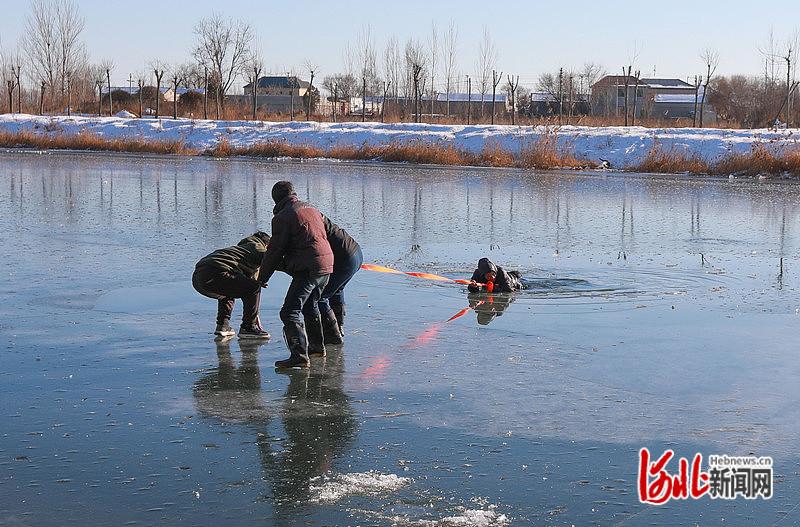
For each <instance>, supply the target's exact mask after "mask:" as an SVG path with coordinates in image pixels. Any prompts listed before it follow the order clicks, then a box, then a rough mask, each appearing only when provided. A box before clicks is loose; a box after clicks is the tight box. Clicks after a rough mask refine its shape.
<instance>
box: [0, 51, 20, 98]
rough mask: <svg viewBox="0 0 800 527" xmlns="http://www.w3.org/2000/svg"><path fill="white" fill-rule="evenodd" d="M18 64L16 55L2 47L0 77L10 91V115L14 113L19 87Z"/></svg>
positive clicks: (8, 94) (0, 52)
mask: <svg viewBox="0 0 800 527" xmlns="http://www.w3.org/2000/svg"><path fill="white" fill-rule="evenodd" d="M16 63H17V61H16V58H15V56H14V54H13V53H11V52H7V51H4V50H3V48H2V47H0V76H1V77H2V79H3V81H5V85H6V89H7V90H8V93H7V96H8V113H14V90H15V89H16V87H17V76H16Z"/></svg>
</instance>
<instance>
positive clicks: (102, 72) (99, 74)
mask: <svg viewBox="0 0 800 527" xmlns="http://www.w3.org/2000/svg"><path fill="white" fill-rule="evenodd" d="M89 76H90V77H91V81H92V88H93V89H94V90H97V116H98V117H100V116H101V115H103V85H104V84H105V76H106V64H104V63H100V64H95V65H93V66H91V67H90V68H89Z"/></svg>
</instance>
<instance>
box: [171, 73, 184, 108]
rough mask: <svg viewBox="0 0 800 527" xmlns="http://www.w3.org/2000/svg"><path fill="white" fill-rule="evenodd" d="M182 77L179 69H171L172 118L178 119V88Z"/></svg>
mask: <svg viewBox="0 0 800 527" xmlns="http://www.w3.org/2000/svg"><path fill="white" fill-rule="evenodd" d="M181 80H182V77H181V69H180V67H175V68H173V69H172V118H173V119H177V118H178V88H179V87H180V83H181Z"/></svg>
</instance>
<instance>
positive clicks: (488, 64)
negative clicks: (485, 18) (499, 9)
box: [477, 26, 497, 118]
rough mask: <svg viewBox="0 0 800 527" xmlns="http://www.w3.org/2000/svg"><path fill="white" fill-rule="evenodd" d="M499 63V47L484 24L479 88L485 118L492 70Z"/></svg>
mask: <svg viewBox="0 0 800 527" xmlns="http://www.w3.org/2000/svg"><path fill="white" fill-rule="evenodd" d="M496 64H497V48H496V47H495V45H494V41H493V40H492V35H491V33H489V28H488V27H486V26H484V28H483V38H482V39H481V42H480V46H479V48H478V64H477V67H478V89H479V92H480V94H481V118H483V106H484V101H485V100H486V94H487V93H489V84H490V83H491V78H492V72H493V71H494V69H495V65H496Z"/></svg>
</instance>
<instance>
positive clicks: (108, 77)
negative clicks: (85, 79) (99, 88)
mask: <svg viewBox="0 0 800 527" xmlns="http://www.w3.org/2000/svg"><path fill="white" fill-rule="evenodd" d="M105 66H106V82H107V83H108V115H109V116H112V115H114V101H113V100H112V98H111V70H112V69H113V68H114V63H113V62H111V61H110V60H109V61H106V63H105Z"/></svg>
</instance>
